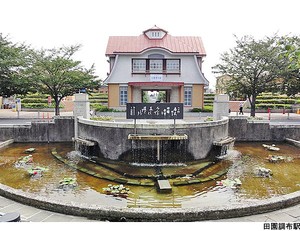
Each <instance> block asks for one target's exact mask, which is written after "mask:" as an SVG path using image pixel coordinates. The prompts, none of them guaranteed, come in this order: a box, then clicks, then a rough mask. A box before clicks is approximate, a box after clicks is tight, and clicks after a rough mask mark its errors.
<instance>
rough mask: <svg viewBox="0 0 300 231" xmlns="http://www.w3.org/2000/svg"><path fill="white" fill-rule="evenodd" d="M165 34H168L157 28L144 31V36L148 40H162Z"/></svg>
mask: <svg viewBox="0 0 300 231" xmlns="http://www.w3.org/2000/svg"><path fill="white" fill-rule="evenodd" d="M167 33H168V32H167V31H165V30H163V29H160V28H159V27H157V26H154V27H153V28H150V29H148V30H146V31H144V34H145V35H146V36H147V37H148V38H149V39H162V38H163V37H164V36H165V35H166V34H167Z"/></svg>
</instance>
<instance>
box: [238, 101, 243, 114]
mask: <svg viewBox="0 0 300 231" xmlns="http://www.w3.org/2000/svg"><path fill="white" fill-rule="evenodd" d="M239 115H244V112H243V102H240V112H239Z"/></svg>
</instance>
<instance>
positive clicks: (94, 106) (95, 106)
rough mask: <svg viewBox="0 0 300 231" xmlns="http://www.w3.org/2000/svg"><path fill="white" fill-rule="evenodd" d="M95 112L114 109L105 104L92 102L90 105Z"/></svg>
mask: <svg viewBox="0 0 300 231" xmlns="http://www.w3.org/2000/svg"><path fill="white" fill-rule="evenodd" d="M91 106H92V107H93V109H94V110H95V111H96V112H113V111H116V110H114V109H110V108H108V107H107V106H103V105H101V104H92V105H91Z"/></svg>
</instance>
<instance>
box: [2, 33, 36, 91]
mask: <svg viewBox="0 0 300 231" xmlns="http://www.w3.org/2000/svg"><path fill="white" fill-rule="evenodd" d="M28 49H29V48H28V47H27V46H26V45H24V44H21V45H19V44H15V43H12V42H11V41H9V39H8V38H7V36H3V35H2V34H0V95H3V96H7V97H8V96H12V95H15V94H26V93H27V92H28V90H29V89H30V86H31V84H30V83H29V81H28V79H27V78H26V77H24V71H25V70H26V68H27V66H28V64H29V59H28Z"/></svg>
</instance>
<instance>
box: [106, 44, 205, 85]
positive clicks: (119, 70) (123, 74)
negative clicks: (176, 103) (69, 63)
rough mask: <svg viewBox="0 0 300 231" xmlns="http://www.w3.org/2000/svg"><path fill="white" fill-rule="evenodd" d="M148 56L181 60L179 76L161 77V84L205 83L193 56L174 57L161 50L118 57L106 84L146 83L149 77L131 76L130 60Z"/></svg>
mask: <svg viewBox="0 0 300 231" xmlns="http://www.w3.org/2000/svg"><path fill="white" fill-rule="evenodd" d="M150 54H162V55H164V56H165V58H166V59H168V58H176V59H180V60H181V74H180V75H171V74H168V75H167V76H165V75H164V76H163V82H185V83H190V84H192V83H197V84H204V83H206V81H205V78H204V77H203V75H202V73H201V71H200V68H199V66H198V64H197V59H196V57H195V56H194V55H184V54H180V55H176V54H175V55H174V54H171V53H169V52H167V51H165V50H162V49H151V50H148V51H146V52H144V53H142V54H139V55H134V54H133V55H119V56H118V57H117V58H116V60H115V65H114V67H113V69H112V71H111V74H110V77H109V78H108V79H107V83H128V82H148V81H150V77H149V75H147V76H145V75H143V74H135V75H132V74H131V65H132V58H148V56H149V55H150Z"/></svg>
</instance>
